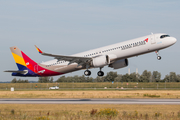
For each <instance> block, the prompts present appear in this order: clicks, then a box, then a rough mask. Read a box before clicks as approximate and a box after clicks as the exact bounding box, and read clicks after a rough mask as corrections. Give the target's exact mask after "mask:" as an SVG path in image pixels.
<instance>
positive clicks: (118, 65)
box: [109, 59, 128, 69]
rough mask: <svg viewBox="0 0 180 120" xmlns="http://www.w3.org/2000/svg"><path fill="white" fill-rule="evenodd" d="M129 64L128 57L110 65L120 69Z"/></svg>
mask: <svg viewBox="0 0 180 120" xmlns="http://www.w3.org/2000/svg"><path fill="white" fill-rule="evenodd" d="M126 66H128V59H122V60H117V61H115V62H114V63H111V64H109V67H111V68H114V69H119V68H123V67H126Z"/></svg>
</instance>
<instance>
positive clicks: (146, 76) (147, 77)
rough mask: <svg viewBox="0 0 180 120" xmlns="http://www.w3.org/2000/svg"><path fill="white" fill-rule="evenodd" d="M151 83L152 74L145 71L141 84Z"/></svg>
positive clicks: (140, 79)
mask: <svg viewBox="0 0 180 120" xmlns="http://www.w3.org/2000/svg"><path fill="white" fill-rule="evenodd" d="M150 81H151V72H150V71H147V70H144V72H143V73H142V75H141V76H140V78H139V82H150Z"/></svg>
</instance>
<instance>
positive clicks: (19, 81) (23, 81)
mask: <svg viewBox="0 0 180 120" xmlns="http://www.w3.org/2000/svg"><path fill="white" fill-rule="evenodd" d="M11 83H29V81H28V80H21V79H19V80H17V79H16V78H14V79H13V80H12V81H11Z"/></svg>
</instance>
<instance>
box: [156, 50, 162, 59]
mask: <svg viewBox="0 0 180 120" xmlns="http://www.w3.org/2000/svg"><path fill="white" fill-rule="evenodd" d="M158 52H159V51H158V50H157V51H155V53H156V55H157V59H158V60H161V56H159V53H158Z"/></svg>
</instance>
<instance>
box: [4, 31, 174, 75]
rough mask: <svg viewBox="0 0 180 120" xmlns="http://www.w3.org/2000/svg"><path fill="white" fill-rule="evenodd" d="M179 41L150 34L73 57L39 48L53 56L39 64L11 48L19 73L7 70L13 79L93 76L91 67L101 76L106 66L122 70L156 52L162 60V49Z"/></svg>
mask: <svg viewBox="0 0 180 120" xmlns="http://www.w3.org/2000/svg"><path fill="white" fill-rule="evenodd" d="M176 41H177V40H176V38H174V37H170V36H169V35H167V34H161V33H158V34H151V35H147V36H143V37H140V38H136V39H132V40H129V41H125V42H120V43H117V44H113V45H109V46H105V47H101V48H97V49H93V50H89V51H86V52H82V53H78V54H74V55H69V56H66V55H55V54H50V53H46V52H43V51H41V50H40V49H39V48H38V47H37V46H35V47H36V49H37V50H38V52H39V53H40V54H41V55H45V56H49V57H54V59H53V60H51V61H47V62H42V63H36V62H34V61H33V60H32V59H30V58H29V57H28V56H27V55H26V54H25V53H24V52H22V51H21V50H20V49H19V48H18V47H16V46H13V47H10V50H11V53H12V55H13V57H14V60H15V62H16V64H17V67H18V69H19V70H7V71H5V72H12V76H22V77H41V76H55V75H62V74H65V73H70V72H74V71H77V70H82V69H85V71H84V75H86V76H90V75H91V71H90V70H89V69H91V68H99V69H100V71H99V72H98V73H97V75H98V76H103V75H104V72H103V71H102V68H103V67H104V66H106V65H107V66H108V67H111V68H113V69H119V68H123V67H126V66H128V58H130V57H134V56H138V55H142V54H146V53H150V52H155V53H156V54H157V59H158V60H160V59H161V56H159V53H158V52H159V50H161V49H164V48H167V47H169V46H171V45H173V44H175V43H176Z"/></svg>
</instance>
